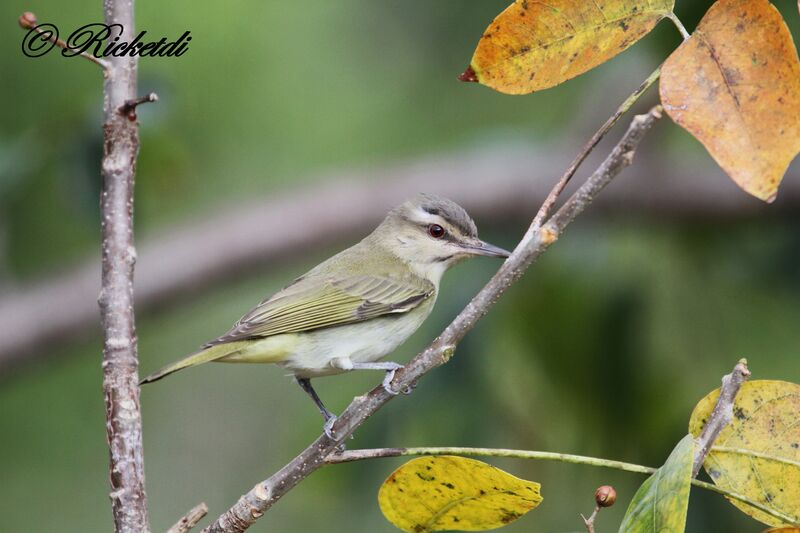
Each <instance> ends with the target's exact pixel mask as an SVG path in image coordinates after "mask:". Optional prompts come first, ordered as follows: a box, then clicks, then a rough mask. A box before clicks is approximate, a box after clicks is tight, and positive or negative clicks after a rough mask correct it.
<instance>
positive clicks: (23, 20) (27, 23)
mask: <svg viewBox="0 0 800 533" xmlns="http://www.w3.org/2000/svg"><path fill="white" fill-rule="evenodd" d="M19 25H20V27H21V28H22V29H23V30H30V29H31V28H33V27H34V26H36V15H34V14H33V13H31V12H30V11H26V12H25V13H23V14H22V15H20V16H19Z"/></svg>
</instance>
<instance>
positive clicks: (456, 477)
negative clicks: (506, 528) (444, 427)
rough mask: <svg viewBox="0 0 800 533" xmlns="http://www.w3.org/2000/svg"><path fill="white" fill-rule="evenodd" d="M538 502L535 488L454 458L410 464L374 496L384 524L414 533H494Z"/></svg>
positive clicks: (479, 462) (523, 481)
mask: <svg viewBox="0 0 800 533" xmlns="http://www.w3.org/2000/svg"><path fill="white" fill-rule="evenodd" d="M431 479H437V481H436V482H435V483H431ZM389 480H393V481H392V482H389ZM442 487H445V488H444V489H442ZM401 489H402V490H401ZM541 501H542V497H541V496H540V494H539V484H538V483H534V482H532V481H526V480H523V479H519V478H517V477H514V476H512V475H511V474H508V473H506V472H504V471H502V470H500V469H498V468H495V467H493V466H491V465H488V464H486V463H483V462H481V461H476V460H474V459H466V458H464V457H454V456H442V457H426V458H419V459H414V460H411V461H409V462H407V463H406V464H404V465H403V466H401V467H400V468H398V469H397V470H395V472H394V473H392V475H391V476H389V478H388V479H387V481H386V482H384V484H383V485H382V486H381V488H380V491H379V492H378V503H379V504H380V507H381V511H382V512H383V514H384V516H385V517H386V518H387V520H389V521H390V522H391V523H392V524H394V525H395V526H397V527H398V528H400V529H402V530H403V531H408V532H415V533H426V532H430V531H443V530H454V529H455V530H459V531H480V530H487V529H494V528H497V527H501V526H503V525H505V524H508V523H510V522H513V521H514V520H516V519H518V518H519V517H521V516H523V515H524V514H525V513H527V512H528V511H530V510H531V509H533V508H535V507H536V506H537V505H539V503H540V502H541Z"/></svg>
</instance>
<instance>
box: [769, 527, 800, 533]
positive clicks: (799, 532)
mask: <svg viewBox="0 0 800 533" xmlns="http://www.w3.org/2000/svg"><path fill="white" fill-rule="evenodd" d="M764 533H800V528H798V527H773V528H772V529H766V530H764Z"/></svg>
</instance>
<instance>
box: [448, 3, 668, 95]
mask: <svg viewBox="0 0 800 533" xmlns="http://www.w3.org/2000/svg"><path fill="white" fill-rule="evenodd" d="M673 5H674V0H592V1H590V2H588V1H584V0H548V1H547V2H542V1H535V0H517V1H516V2H514V3H513V4H512V5H510V6H509V7H508V8H506V10H505V11H503V12H502V13H501V14H500V15H498V17H497V18H496V19H495V20H494V22H492V24H491V25H490V27H489V28H488V29H487V31H485V32H484V33H483V36H482V38H481V39H480V41H479V43H478V47H477V49H476V50H475V54H474V55H473V56H472V61H471V62H470V69H468V70H467V72H465V73H464V74H462V77H463V78H464V79H465V80H466V81H479V82H480V83H482V84H484V85H487V86H489V87H491V88H493V89H495V90H497V91H500V92H503V93H509V94H526V93H530V92H533V91H539V90H542V89H546V88H548V87H553V86H555V85H558V84H559V83H561V82H563V81H566V80H568V79H570V78H574V77H575V76H578V75H579V74H582V73H584V72H586V71H587V70H590V69H592V68H594V67H596V66H597V65H600V64H601V63H604V62H605V61H607V60H609V59H611V58H612V57H614V56H615V55H617V54H619V53H620V52H622V51H623V50H625V49H626V48H628V47H629V46H631V45H632V44H633V43H635V42H636V41H638V40H639V39H641V38H642V37H644V36H645V35H647V33H649V32H650V30H652V29H653V27H655V25H656V24H657V23H658V22H659V21H660V20H661V19H663V18H664V17H665V16H666V15H668V14H669V13H671V11H672V7H673ZM489 30H491V31H489ZM534 72H535V73H537V74H536V76H533V73H534ZM468 73H469V75H468ZM473 78H474V79H473ZM459 79H462V78H459Z"/></svg>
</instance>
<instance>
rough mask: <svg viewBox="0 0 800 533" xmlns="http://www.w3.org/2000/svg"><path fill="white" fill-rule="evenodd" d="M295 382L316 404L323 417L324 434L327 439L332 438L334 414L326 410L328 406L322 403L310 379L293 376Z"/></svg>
mask: <svg viewBox="0 0 800 533" xmlns="http://www.w3.org/2000/svg"><path fill="white" fill-rule="evenodd" d="M295 381H297V384H298V385H300V388H301V389H303V390H304V391H306V394H308V395H309V396H310V397H311V399H312V400H314V403H315V404H317V408H318V409H319V412H320V413H322V418H324V419H325V424H324V425H323V426H322V429H323V430H324V431H325V434H326V435H327V436H328V438H329V439H333V430H332V429H333V423H334V422H336V415H335V414H333V413H331V412H330V411H328V408H327V407H325V404H324V403H322V400H321V399H320V398H319V395H318V394H317V391H315V390H314V387H312V386H311V380H310V379H308V378H295Z"/></svg>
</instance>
